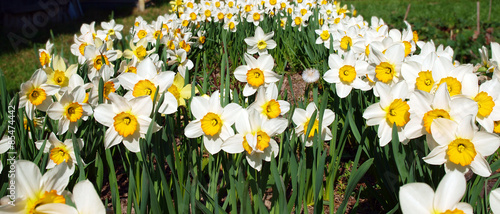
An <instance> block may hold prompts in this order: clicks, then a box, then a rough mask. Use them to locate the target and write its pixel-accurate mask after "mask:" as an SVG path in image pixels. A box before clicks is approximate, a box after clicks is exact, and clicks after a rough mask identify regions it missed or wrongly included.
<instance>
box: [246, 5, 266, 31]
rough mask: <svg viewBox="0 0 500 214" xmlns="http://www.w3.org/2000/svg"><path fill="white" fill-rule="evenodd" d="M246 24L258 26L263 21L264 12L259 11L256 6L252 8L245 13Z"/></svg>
mask: <svg viewBox="0 0 500 214" xmlns="http://www.w3.org/2000/svg"><path fill="white" fill-rule="evenodd" d="M246 19H247V22H251V23H253V24H254V25H255V26H259V23H260V22H261V21H262V20H264V10H259V9H258V7H257V6H255V7H253V9H252V11H250V12H249V13H247V17H246Z"/></svg>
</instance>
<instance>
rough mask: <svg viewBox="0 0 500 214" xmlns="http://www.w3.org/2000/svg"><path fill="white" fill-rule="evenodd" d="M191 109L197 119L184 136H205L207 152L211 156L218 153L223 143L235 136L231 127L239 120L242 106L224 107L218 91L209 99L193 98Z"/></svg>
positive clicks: (231, 105) (190, 124)
mask: <svg viewBox="0 0 500 214" xmlns="http://www.w3.org/2000/svg"><path fill="white" fill-rule="evenodd" d="M190 109H191V113H193V116H194V117H195V118H196V119H195V120H193V121H191V122H189V124H188V125H187V126H186V128H185V129H184V135H186V137H188V138H198V137H201V136H203V145H204V146H205V148H206V149H207V151H208V152H209V153H210V154H216V153H218V152H219V151H220V150H221V145H222V142H223V141H224V140H226V139H227V138H229V137H231V136H233V135H234V131H233V129H232V128H231V126H232V125H233V124H234V121H235V120H236V119H237V116H238V114H239V112H240V111H241V106H239V105H238V104H236V103H230V104H228V105H226V106H224V107H222V106H221V105H220V97H219V92H218V91H217V92H214V93H213V94H212V96H210V98H208V99H207V98H204V97H193V99H192V101H191V108H190Z"/></svg>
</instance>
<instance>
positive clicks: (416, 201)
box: [399, 183, 434, 214]
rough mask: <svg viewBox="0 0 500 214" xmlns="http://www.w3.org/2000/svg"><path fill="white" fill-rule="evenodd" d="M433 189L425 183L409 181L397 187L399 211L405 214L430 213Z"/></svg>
mask: <svg viewBox="0 0 500 214" xmlns="http://www.w3.org/2000/svg"><path fill="white" fill-rule="evenodd" d="M433 199H434V190H433V189H432V188H431V187H430V186H429V185H427V184H425V183H410V184H406V185H404V186H402V187H401V188H400V189H399V202H400V204H401V211H403V213H405V214H424V213H429V214H431V213H432V210H433V204H432V202H433Z"/></svg>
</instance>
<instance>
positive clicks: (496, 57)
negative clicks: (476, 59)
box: [491, 42, 500, 81]
mask: <svg viewBox="0 0 500 214" xmlns="http://www.w3.org/2000/svg"><path fill="white" fill-rule="evenodd" d="M491 62H492V64H493V78H494V79H496V80H498V81H500V44H498V43H497V42H492V43H491Z"/></svg>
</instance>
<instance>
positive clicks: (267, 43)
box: [245, 27, 276, 55]
mask: <svg viewBox="0 0 500 214" xmlns="http://www.w3.org/2000/svg"><path fill="white" fill-rule="evenodd" d="M273 36H274V31H271V32H269V33H264V31H263V30H262V28H260V27H257V29H255V35H254V36H253V37H248V38H245V43H247V45H248V48H247V53H248V54H255V53H259V55H262V54H267V50H269V49H274V48H275V47H276V42H275V41H274V40H273V39H272V38H273Z"/></svg>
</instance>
